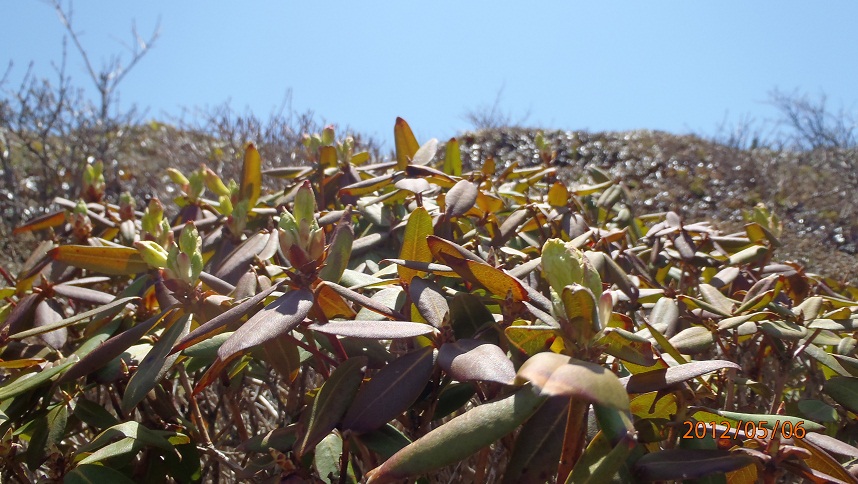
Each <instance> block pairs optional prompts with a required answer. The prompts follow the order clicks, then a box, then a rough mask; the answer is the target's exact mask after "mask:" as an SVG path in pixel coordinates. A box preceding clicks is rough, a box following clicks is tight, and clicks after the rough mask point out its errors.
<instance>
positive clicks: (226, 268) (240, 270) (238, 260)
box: [214, 232, 276, 285]
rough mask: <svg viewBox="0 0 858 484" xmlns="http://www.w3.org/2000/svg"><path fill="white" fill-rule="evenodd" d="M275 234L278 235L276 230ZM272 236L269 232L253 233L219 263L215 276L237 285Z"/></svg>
mask: <svg viewBox="0 0 858 484" xmlns="http://www.w3.org/2000/svg"><path fill="white" fill-rule="evenodd" d="M274 234H275V235H274V237H276V232H274ZM270 237H271V234H270V233H267V232H259V233H256V234H253V235H251V236H250V237H249V238H248V239H247V240H245V241H244V242H242V243H241V244H240V245H239V246H238V247H236V248H235V249H234V250H233V251H232V252H231V253H230V254H229V255H227V256H226V257H225V258H224V260H223V262H221V263H220V265H218V268H217V271H215V273H214V276H215V277H217V278H219V279H223V280H224V281H226V282H227V283H229V284H232V285H235V284H236V283H237V282H238V280H239V279H240V278H241V276H243V275H244V274H245V273H246V272H247V271H248V270H249V269H250V265H251V263H252V262H253V259H254V258H256V256H258V255H259V254H260V253H262V251H263V250H264V249H265V247H266V245H267V244H268V239H269V238H270Z"/></svg>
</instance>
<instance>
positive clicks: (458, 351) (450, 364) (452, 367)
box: [438, 339, 515, 385]
mask: <svg viewBox="0 0 858 484" xmlns="http://www.w3.org/2000/svg"><path fill="white" fill-rule="evenodd" d="M438 366H440V367H441V368H442V369H443V370H444V371H446V372H447V373H448V374H449V375H450V376H452V377H453V378H454V379H456V380H458V381H493V382H497V383H503V384H505V385H509V384H512V382H513V380H515V368H514V367H513V365H512V361H510V359H509V358H508V357H507V356H506V353H505V352H504V351H503V350H502V349H500V347H499V346H497V345H493V344H491V343H488V342H486V341H481V340H475V339H460V340H458V341H456V342H454V343H447V344H445V345H443V346H442V347H441V350H440V351H439V352H438Z"/></svg>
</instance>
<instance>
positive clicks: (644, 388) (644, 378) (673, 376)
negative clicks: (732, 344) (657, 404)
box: [620, 360, 741, 393]
mask: <svg viewBox="0 0 858 484" xmlns="http://www.w3.org/2000/svg"><path fill="white" fill-rule="evenodd" d="M724 368H735V369H741V367H740V366H739V365H737V364H736V363H733V362H732V361H727V360H709V361H692V362H689V363H685V364H684V365H678V366H672V367H670V368H659V369H657V370H652V371H647V372H644V373H638V374H636V375H631V376H628V377H625V378H621V379H620V382H621V383H622V384H623V385H624V386H625V387H626V390H627V391H628V392H629V393H649V392H655V391H658V390H662V389H664V388H668V387H670V386H672V385H675V384H677V383H681V382H684V381H687V380H690V379H692V378H696V377H698V376H701V375H705V374H707V373H712V372H713V371H717V370H721V369H724Z"/></svg>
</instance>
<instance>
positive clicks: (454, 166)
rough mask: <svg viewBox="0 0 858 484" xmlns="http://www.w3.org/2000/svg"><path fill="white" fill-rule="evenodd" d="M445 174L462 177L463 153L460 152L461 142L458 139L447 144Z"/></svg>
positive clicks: (453, 139)
mask: <svg viewBox="0 0 858 484" xmlns="http://www.w3.org/2000/svg"><path fill="white" fill-rule="evenodd" d="M444 173H446V174H448V175H453V176H462V153H461V152H460V151H459V142H458V141H457V140H456V138H450V141H448V142H447V150H446V154H445V156H444Z"/></svg>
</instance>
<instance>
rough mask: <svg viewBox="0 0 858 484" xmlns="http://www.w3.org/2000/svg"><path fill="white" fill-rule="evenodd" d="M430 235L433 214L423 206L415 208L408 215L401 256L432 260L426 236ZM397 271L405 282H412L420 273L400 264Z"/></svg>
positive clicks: (415, 259) (422, 260)
mask: <svg viewBox="0 0 858 484" xmlns="http://www.w3.org/2000/svg"><path fill="white" fill-rule="evenodd" d="M430 235H432V216H431V215H429V212H427V211H426V209H425V208H423V207H417V208H415V209H414V211H412V212H411V214H410V215H409V216H408V223H407V224H406V225H405V234H404V235H403V238H402V249H400V251H399V258H400V259H404V260H410V261H416V262H432V253H431V252H430V251H429V245H428V243H427V242H426V238H427V237H428V236H430ZM397 271H398V273H399V277H400V279H402V282H404V283H405V284H408V283H410V282H411V279H412V278H413V277H414V276H416V275H418V274H419V272H418V271H416V270H414V269H409V268H407V267H405V266H399V267H398V268H397Z"/></svg>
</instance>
